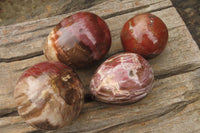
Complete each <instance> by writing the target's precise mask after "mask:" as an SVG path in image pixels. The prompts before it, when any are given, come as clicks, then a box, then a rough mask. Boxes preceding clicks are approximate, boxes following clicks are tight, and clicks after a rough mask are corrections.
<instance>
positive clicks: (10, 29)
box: [0, 0, 172, 37]
mask: <svg viewBox="0 0 200 133" xmlns="http://www.w3.org/2000/svg"><path fill="white" fill-rule="evenodd" d="M152 5H153V6H152ZM155 6H156V8H155ZM168 6H172V3H171V1H170V0H148V1H146V0H120V1H116V0H107V1H105V2H103V3H100V4H97V5H94V6H92V7H90V8H87V9H84V10H79V11H89V12H94V13H96V14H98V15H99V16H101V17H104V18H105V17H106V18H108V17H111V16H116V15H117V14H121V13H123V14H125V13H126V12H131V11H133V10H139V9H140V8H146V7H150V8H151V10H152V9H154V10H156V9H157V8H164V7H168ZM113 7H114V8H113ZM149 10H150V9H149ZM73 13H75V12H71V13H68V14H63V15H58V16H55V17H50V18H44V19H39V20H35V21H29V22H24V23H19V24H14V25H9V26H2V27H0V35H1V36H4V37H7V36H14V35H19V34H23V33H28V32H33V31H36V30H42V29H43V28H47V27H51V26H54V25H55V24H57V23H58V21H60V20H61V19H62V18H64V17H66V16H68V15H70V14H73ZM113 14H114V15H113ZM41 28H42V29H41Z"/></svg>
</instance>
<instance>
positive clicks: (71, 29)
mask: <svg viewBox="0 0 200 133" xmlns="http://www.w3.org/2000/svg"><path fill="white" fill-rule="evenodd" d="M110 46H111V35H110V31H109V29H108V26H107V25H106V23H105V22H104V20H103V19H101V18H100V17H99V16H97V15H95V14H93V13H89V12H79V13H76V14H73V15H71V16H69V17H66V18H64V19H63V20H62V21H61V22H60V23H59V24H57V25H56V26H55V28H54V29H53V31H52V32H51V33H50V34H49V36H48V40H47V44H46V45H45V48H44V53H45V56H46V58H47V59H48V60H53V61H60V62H63V63H65V64H68V65H70V66H73V67H76V68H80V67H86V66H89V65H90V64H92V63H93V62H94V61H97V60H100V59H101V58H103V57H104V55H105V54H106V53H107V52H108V50H109V49H110Z"/></svg>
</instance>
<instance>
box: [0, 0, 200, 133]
mask: <svg viewBox="0 0 200 133" xmlns="http://www.w3.org/2000/svg"><path fill="white" fill-rule="evenodd" d="M82 11H90V12H93V13H96V14H98V15H99V16H101V17H102V18H103V19H104V20H105V21H106V23H107V24H108V26H109V28H110V30H111V34H112V47H111V49H110V51H109V53H108V54H107V56H106V57H105V58H108V57H110V56H111V55H113V54H116V53H119V52H122V51H123V50H122V47H121V42H120V37H119V36H120V31H121V28H122V26H123V24H124V23H125V22H126V21H127V20H128V19H129V18H131V17H133V16H134V15H136V14H139V13H144V12H149V13H152V14H155V15H157V16H159V17H160V18H161V19H162V20H163V21H164V22H165V23H166V25H167V27H168V30H169V41H168V44H167V47H166V49H165V50H164V52H163V53H162V54H161V55H159V56H157V57H156V58H154V59H151V60H149V62H150V64H151V66H152V68H153V70H154V73H155V82H154V87H153V90H152V91H151V93H150V94H149V95H148V96H147V97H145V98H144V99H142V100H140V101H138V102H136V103H134V104H129V105H110V104H104V103H100V102H96V101H93V100H91V99H87V97H88V96H89V92H88V89H89V88H88V85H89V82H90V79H91V76H92V74H93V73H94V71H95V69H96V68H97V66H98V65H96V66H94V67H93V68H90V69H85V70H77V73H78V74H79V76H80V78H81V80H82V81H83V83H84V86H85V89H86V94H85V95H86V96H87V97H86V100H85V104H84V107H83V109H82V111H81V113H80V116H79V117H78V119H76V120H75V121H73V123H72V124H71V125H69V126H66V127H64V128H62V129H60V130H56V131H48V132H56V133H57V132H58V133H61V132H70V133H72V132H114V133H116V132H130V133H132V132H134V133H199V132H200V87H199V86H200V69H199V68H200V51H199V48H198V46H197V44H196V43H195V41H194V40H193V39H192V37H191V35H190V33H189V31H188V29H187V27H186V26H185V23H184V22H183V20H182V19H181V17H180V15H179V14H178V13H177V11H176V9H175V8H174V7H173V5H172V3H171V2H170V0H107V1H106V2H103V3H99V4H96V5H94V6H92V7H90V8H87V9H84V10H82ZM73 13H74V12H71V13H70V14H73ZM70 14H63V15H59V16H55V17H50V18H45V19H40V20H35V21H30V22H25V23H19V24H15V25H9V26H2V27H0V133H24V132H32V133H33V132H34V133H36V132H47V131H40V130H38V129H35V128H33V127H31V126H29V125H27V124H26V123H25V122H24V121H23V119H22V118H21V117H20V116H18V114H17V112H16V106H15V104H14V101H13V88H14V86H15V84H16V81H17V79H18V78H19V76H20V75H21V74H22V72H23V71H24V70H26V69H27V68H28V67H30V66H32V65H33V64H35V63H38V62H41V61H45V60H46V59H45V57H44V55H43V52H42V49H43V46H44V43H45V39H46V38H47V36H48V34H49V32H50V31H51V30H52V29H53V27H54V26H55V25H56V24H57V23H58V22H59V21H60V20H61V19H62V18H64V17H66V16H68V15H70Z"/></svg>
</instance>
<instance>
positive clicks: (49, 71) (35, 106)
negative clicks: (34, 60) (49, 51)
mask: <svg viewBox="0 0 200 133" xmlns="http://www.w3.org/2000/svg"><path fill="white" fill-rule="evenodd" d="M14 98H15V102H16V105H17V109H18V113H19V115H20V116H21V117H22V118H24V120H25V121H26V122H27V123H28V124H30V125H32V126H33V127H36V128H40V129H46V130H52V129H57V128H61V127H63V126H64V125H67V124H70V122H71V121H72V120H74V119H75V118H76V117H77V116H78V115H79V113H80V110H81V108H82V105H83V100H84V88H83V85H82V83H81V81H80V80H79V78H78V76H77V75H76V73H74V72H73V70H72V69H71V68H70V67H68V66H67V65H65V64H63V63H59V62H57V63H56V62H42V63H39V64H36V65H34V66H32V67H30V68H29V69H28V70H27V71H25V72H24V73H23V74H22V76H21V77H20V78H19V80H18V82H17V85H16V87H15V90H14Z"/></svg>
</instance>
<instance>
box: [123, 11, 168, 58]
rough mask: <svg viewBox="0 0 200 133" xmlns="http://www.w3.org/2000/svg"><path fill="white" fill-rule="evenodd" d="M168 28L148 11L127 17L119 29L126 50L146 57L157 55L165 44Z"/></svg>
mask: <svg viewBox="0 0 200 133" xmlns="http://www.w3.org/2000/svg"><path fill="white" fill-rule="evenodd" d="M167 40H168V30H167V27H166V25H165V24H164V22H163V21H162V20H161V19H160V18H159V17H157V16H155V15H153V14H149V13H144V14H139V15H136V16H134V17H133V18H131V19H129V20H128V21H127V22H126V23H125V24H124V26H123V28H122V31H121V42H122V45H123V48H124V50H125V51H127V52H133V53H138V54H140V55H142V56H143V57H146V58H153V57H155V56H157V55H159V54H160V53H161V52H162V51H163V50H164V48H165V47H166V45H167Z"/></svg>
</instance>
